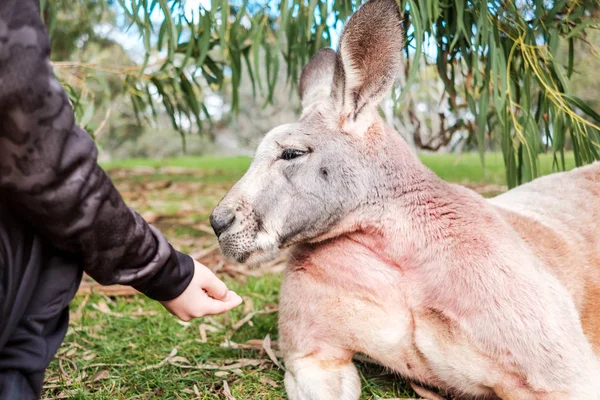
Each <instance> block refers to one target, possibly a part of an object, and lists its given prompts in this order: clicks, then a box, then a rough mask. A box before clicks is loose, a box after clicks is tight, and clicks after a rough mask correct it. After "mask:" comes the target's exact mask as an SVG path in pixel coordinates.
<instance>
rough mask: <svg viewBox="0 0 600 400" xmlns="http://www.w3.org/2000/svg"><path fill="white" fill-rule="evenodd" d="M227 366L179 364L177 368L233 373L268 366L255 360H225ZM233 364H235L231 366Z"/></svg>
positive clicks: (261, 361) (265, 361)
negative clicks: (232, 371) (238, 370)
mask: <svg viewBox="0 0 600 400" xmlns="http://www.w3.org/2000/svg"><path fill="white" fill-rule="evenodd" d="M224 362H225V365H218V364H213V363H206V364H197V365H182V364H177V365H176V366H177V367H179V368H183V369H198V370H221V371H231V370H235V369H240V368H245V367H260V366H263V365H265V364H268V361H267V360H261V359H254V358H240V359H239V360H224ZM231 363H233V364H231Z"/></svg>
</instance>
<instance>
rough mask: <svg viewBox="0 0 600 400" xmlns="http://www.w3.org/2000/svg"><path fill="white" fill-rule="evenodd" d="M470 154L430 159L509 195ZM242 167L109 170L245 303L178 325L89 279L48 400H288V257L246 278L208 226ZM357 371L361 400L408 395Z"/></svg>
mask: <svg viewBox="0 0 600 400" xmlns="http://www.w3.org/2000/svg"><path fill="white" fill-rule="evenodd" d="M467 157H468V158H462V159H460V160H458V161H457V160H456V158H454V157H435V158H429V157H425V162H426V163H427V164H428V165H430V166H431V167H432V168H433V169H434V170H435V171H436V172H437V173H438V174H439V175H441V176H443V177H444V178H445V179H448V180H452V181H457V182H461V183H463V184H465V185H466V186H469V187H471V188H473V189H475V190H476V191H478V192H480V193H482V194H483V195H485V196H492V195H495V194H497V193H500V192H502V191H504V190H506V187H504V186H502V185H500V184H499V183H500V182H502V180H503V171H502V168H501V163H498V162H497V160H496V161H491V166H490V167H489V169H488V172H487V173H486V174H482V173H481V168H480V164H478V163H479V161H478V158H477V157H473V156H467ZM248 162H249V160H248V159H245V158H237V159H228V160H222V159H194V158H185V159H176V160H169V161H165V162H159V161H147V160H143V161H137V160H134V161H127V162H121V163H118V164H112V165H108V166H107V167H108V168H109V173H110V175H111V177H112V178H113V180H114V182H115V183H116V184H117V186H118V188H119V189H120V191H121V193H122V194H123V197H124V198H125V200H126V201H127V202H128V203H129V204H130V205H131V206H132V207H133V208H134V209H136V210H138V211H139V212H140V213H141V214H142V215H143V216H144V217H145V218H146V219H147V220H148V221H149V222H151V223H153V224H155V225H156V226H157V227H159V228H160V229H161V230H162V231H163V232H164V233H165V235H166V236H167V237H169V239H170V240H171V241H172V243H173V245H174V246H175V247H176V248H177V249H179V250H181V251H184V252H187V253H189V254H191V255H192V256H193V257H194V258H196V259H198V260H199V261H201V262H202V263H204V264H205V265H207V266H209V267H210V268H211V269H213V270H214V271H215V272H217V273H218V275H219V276H220V277H221V278H222V279H224V280H225V281H226V283H227V284H228V285H229V286H230V287H232V288H233V289H234V290H236V291H237V292H238V293H239V294H240V295H242V297H243V298H244V304H243V306H240V307H239V308H238V309H236V310H233V311H232V312H230V313H229V314H227V315H224V316H217V317H209V318H203V319H201V320H197V321H193V322H191V323H183V322H181V321H178V320H177V319H176V318H175V317H173V316H171V315H170V314H168V313H167V312H166V311H165V310H164V309H162V307H161V306H160V305H159V304H157V303H155V302H153V301H150V300H148V299H146V298H144V297H143V296H141V295H138V294H136V293H135V291H133V290H132V289H130V288H127V287H120V286H116V287H109V288H102V287H99V286H98V285H96V284H95V283H93V282H92V281H91V280H89V278H86V279H85V280H84V283H83V284H82V287H81V289H80V292H79V295H78V296H77V298H76V299H75V301H74V302H73V305H72V319H71V327H70V329H69V332H68V334H67V338H66V341H65V343H64V345H63V346H62V348H61V349H60V351H59V353H58V355H57V357H56V359H55V360H54V361H53V362H52V364H51V366H50V369H49V371H48V373H47V377H46V389H45V392H44V396H45V398H52V399H54V398H75V399H217V398H219V399H222V398H227V399H232V398H236V399H280V398H284V389H283V382H282V377H283V373H282V370H281V369H280V368H279V367H278V366H277V365H276V363H275V361H276V357H277V347H276V344H275V343H276V339H277V302H278V297H279V283H280V276H279V272H280V271H281V270H282V268H283V259H282V260H278V261H276V262H273V263H271V264H269V265H266V266H264V267H262V268H260V269H253V270H249V269H247V268H245V267H243V266H240V265H237V264H235V263H231V262H228V261H226V260H223V259H222V258H221V256H220V253H219V251H218V247H217V244H216V240H215V238H214V236H213V234H212V230H211V229H210V227H209V225H208V222H207V221H208V215H209V214H210V211H211V210H212V208H213V207H214V206H215V205H216V203H217V202H218V201H219V200H220V198H221V197H222V196H223V194H224V193H225V192H226V190H227V189H228V188H229V187H231V185H232V183H233V182H235V181H236V180H237V179H238V178H239V177H240V176H241V175H242V174H243V172H244V171H245V169H246V168H247V166H248ZM465 171H466V172H465ZM478 171H479V172H478ZM486 182H491V183H486ZM360 372H361V376H362V381H363V391H362V398H363V399H382V398H406V397H411V396H413V393H412V392H411V391H410V390H408V389H407V388H406V387H405V385H404V384H403V382H402V380H401V379H399V378H397V377H395V376H393V375H391V374H388V373H387V372H386V371H384V370H382V369H379V368H378V367H375V366H372V365H362V364H361V365H360Z"/></svg>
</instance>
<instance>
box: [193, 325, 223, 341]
mask: <svg viewBox="0 0 600 400" xmlns="http://www.w3.org/2000/svg"><path fill="white" fill-rule="evenodd" d="M198 329H199V330H200V343H206V342H208V337H207V335H206V332H219V331H220V329H219V328H217V327H214V326H212V325H207V324H200V326H199V328H198Z"/></svg>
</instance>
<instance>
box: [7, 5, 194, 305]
mask: <svg viewBox="0 0 600 400" xmlns="http://www.w3.org/2000/svg"><path fill="white" fill-rule="evenodd" d="M49 54H50V42H49V38H48V34H47V32H46V29H45V27H44V25H43V23H42V21H41V19H40V11H39V4H38V0H2V1H0V196H1V197H2V198H3V199H7V200H8V201H10V203H11V204H13V206H14V207H15V208H16V210H17V211H18V213H19V214H20V215H21V216H22V217H23V218H25V219H27V221H28V222H30V223H31V224H33V226H34V227H35V228H36V229H37V230H39V232H40V233H41V234H43V235H44V236H45V237H46V238H47V239H48V240H49V241H50V242H52V243H53V244H54V245H55V246H56V247H58V248H61V249H64V250H67V251H71V252H74V253H77V254H80V255H81V256H82V259H83V262H84V268H85V271H86V272H87V273H88V274H89V275H90V276H91V277H92V278H94V279H95V280H97V281H98V282H99V283H101V284H116V283H119V284H125V285H130V286H133V287H135V288H136V289H138V290H140V291H141V292H143V293H145V294H146V295H148V296H149V297H151V298H153V299H156V300H163V301H164V300H171V299H173V298H175V297H177V296H179V294H181V292H182V291H183V290H184V289H185V288H186V287H187V285H188V284H189V282H190V280H191V278H192V275H193V271H194V265H193V261H192V259H191V258H190V257H189V256H186V255H184V254H181V253H178V252H176V251H175V250H174V249H173V248H172V247H171V245H170V244H169V243H168V242H167V240H166V239H165V237H164V236H163V235H162V234H161V233H160V232H159V231H158V230H156V229H155V228H153V227H151V226H149V225H148V224H147V223H146V222H145V221H144V220H143V219H142V218H141V217H140V216H139V215H138V214H137V213H135V212H134V211H133V210H131V209H130V208H129V207H127V206H126V205H125V203H124V202H123V199H122V198H121V196H120V194H119V193H118V191H117V190H116V189H115V187H114V186H113V184H112V182H111V180H110V179H109V178H108V176H107V175H106V173H105V172H104V171H103V170H102V169H101V168H100V166H98V164H97V149H96V146H95V144H94V141H93V140H92V139H91V137H90V136H89V135H88V134H87V133H86V132H84V131H83V130H82V129H80V128H79V127H78V126H76V125H75V123H74V114H73V109H72V107H71V105H70V103H69V100H68V98H67V96H66V93H65V91H64V89H63V88H62V87H61V86H60V84H59V83H58V81H57V80H56V79H55V78H54V75H53V73H52V68H51V66H50V61H49V60H50V59H49Z"/></svg>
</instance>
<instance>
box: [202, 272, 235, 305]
mask: <svg viewBox="0 0 600 400" xmlns="http://www.w3.org/2000/svg"><path fill="white" fill-rule="evenodd" d="M202 289H204V290H206V292H207V293H208V294H209V295H210V296H211V297H212V298H213V299H216V300H225V298H226V297H227V295H228V293H229V290H227V285H225V283H223V281H221V280H220V279H219V278H217V277H216V276H215V275H214V274H213V273H212V272H211V271H210V270H209V269H207V270H206V273H205V274H204V280H203V281H202Z"/></svg>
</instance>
